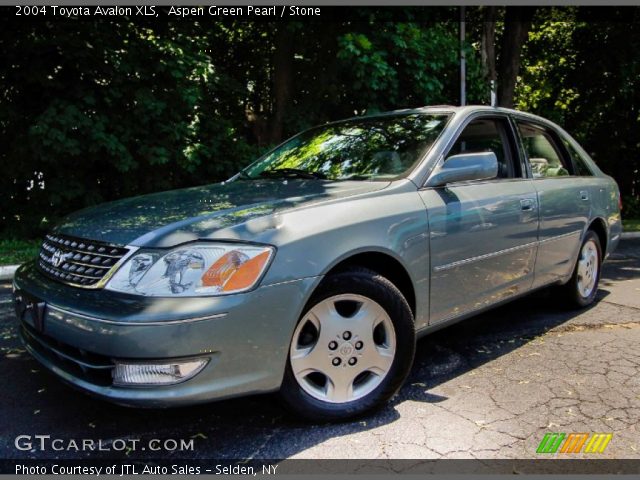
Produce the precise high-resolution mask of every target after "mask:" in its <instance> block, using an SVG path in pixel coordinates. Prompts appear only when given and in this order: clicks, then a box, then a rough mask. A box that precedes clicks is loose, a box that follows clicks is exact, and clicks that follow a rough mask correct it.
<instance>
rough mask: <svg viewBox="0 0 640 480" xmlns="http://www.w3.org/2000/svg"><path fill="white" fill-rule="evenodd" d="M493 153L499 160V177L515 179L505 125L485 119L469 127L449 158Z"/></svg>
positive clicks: (450, 152) (459, 138) (461, 135)
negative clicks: (468, 154) (464, 154)
mask: <svg viewBox="0 0 640 480" xmlns="http://www.w3.org/2000/svg"><path fill="white" fill-rule="evenodd" d="M480 152H493V153H495V155H496V158H497V159H498V177H499V178H509V177H513V176H514V175H513V168H512V166H511V155H510V152H511V150H510V148H509V141H508V138H507V135H506V132H505V129H504V123H503V122H502V121H501V120H498V119H492V118H483V119H479V120H474V121H472V122H470V123H469V125H467V126H466V127H465V128H464V130H463V131H462V133H461V134H460V136H459V137H458V140H456V143H455V144H454V145H453V147H452V148H451V150H450V151H449V154H448V155H447V158H449V157H451V156H452V155H458V154H459V153H480Z"/></svg>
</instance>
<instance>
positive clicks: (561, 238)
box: [515, 118, 592, 287]
mask: <svg viewBox="0 0 640 480" xmlns="http://www.w3.org/2000/svg"><path fill="white" fill-rule="evenodd" d="M515 123H516V125H517V130H518V133H519V135H520V141H521V145H522V148H523V151H524V153H525V156H526V159H527V162H528V168H530V170H531V175H532V178H533V185H534V187H535V189H536V192H537V197H538V204H539V208H540V233H539V242H540V243H539V247H538V255H537V259H536V265H535V280H534V287H537V286H541V285H545V284H547V283H551V282H554V281H557V280H560V279H563V278H565V277H567V276H568V275H570V274H571V271H572V269H573V266H574V263H575V259H576V255H577V254H578V249H579V247H580V241H581V238H582V234H583V232H584V230H585V228H586V225H587V222H588V220H589V215H590V205H591V196H592V189H591V188H590V186H589V185H588V183H587V182H586V181H585V178H584V177H579V176H577V175H576V171H575V170H576V168H577V167H576V166H575V165H574V164H573V163H572V161H571V158H570V156H569V153H568V151H567V150H566V147H565V146H564V144H563V142H562V139H561V137H560V136H559V134H558V133H557V132H556V131H555V130H554V129H552V128H550V127H548V126H546V125H543V124H541V123H537V122H534V121H530V120H528V119H524V118H516V120H515Z"/></svg>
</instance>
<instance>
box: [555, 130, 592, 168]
mask: <svg viewBox="0 0 640 480" xmlns="http://www.w3.org/2000/svg"><path fill="white" fill-rule="evenodd" d="M562 142H563V143H564V146H565V147H566V149H567V152H568V153H569V156H570V157H571V162H573V171H574V172H575V174H576V175H578V176H580V177H593V172H592V171H591V170H590V169H589V165H588V164H587V161H586V160H585V159H584V157H583V156H582V155H580V152H578V151H577V150H576V149H575V148H574V147H573V145H571V142H569V140H567V139H566V138H564V137H563V138H562Z"/></svg>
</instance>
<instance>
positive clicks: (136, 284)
mask: <svg viewBox="0 0 640 480" xmlns="http://www.w3.org/2000/svg"><path fill="white" fill-rule="evenodd" d="M272 255H273V248H272V247H263V246H251V245H237V244H235V245H231V244H230V245H225V244H220V243H216V244H210V243H208V244H207V243H201V244H192V245H186V246H183V247H178V248H176V249H174V250H171V251H169V252H160V251H157V250H156V251H154V250H146V251H140V252H138V253H136V254H135V255H134V256H132V257H131V258H130V259H129V260H128V261H127V262H126V263H125V264H124V265H123V266H122V267H120V269H119V270H118V271H117V272H116V273H115V275H114V276H113V277H112V278H111V280H109V283H107V286H106V287H105V288H106V289H107V290H113V291H116V292H125V293H133V294H137V295H146V296H151V297H171V296H185V297H187V296H205V295H225V294H229V293H238V292H244V291H246V290H250V289H251V288H253V287H254V286H255V284H256V283H257V282H258V280H259V279H260V277H261V276H262V274H263V273H264V271H265V269H266V268H267V265H268V264H269V260H270V259H271V256H272Z"/></svg>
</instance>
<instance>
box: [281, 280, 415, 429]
mask: <svg viewBox="0 0 640 480" xmlns="http://www.w3.org/2000/svg"><path fill="white" fill-rule="evenodd" d="M415 347H416V335H415V326H414V321H413V315H412V313H411V309H410V308H409V305H408V303H407V301H406V299H405V298H404V297H403V296H402V293H400V291H399V290H398V289H397V288H396V286H395V285H394V284H393V283H391V282H390V281H389V280H387V279H386V278H384V277H382V276H381V275H379V274H377V273H375V272H373V271H371V270H367V269H364V268H357V269H351V270H348V271H345V272H340V273H337V274H334V275H331V276H328V277H327V278H326V279H325V280H324V281H323V283H322V284H321V285H320V287H319V288H318V289H317V291H316V292H315V293H314V294H313V296H312V297H311V299H310V300H309V302H308V303H307V306H306V308H305V311H304V314H303V315H302V316H301V317H300V321H299V323H298V325H297V327H296V329H295V332H294V335H293V338H292V340H291V345H290V348H289V358H288V360H287V365H286V370H285V374H284V379H283V383H282V387H281V389H280V396H281V398H282V400H283V401H284V403H285V404H286V406H287V407H288V408H289V409H290V410H292V411H293V412H295V413H296V414H298V415H299V416H302V417H304V418H307V419H310V420H314V421H338V420H346V419H349V418H352V417H355V416H358V415H362V414H363V413H366V412H368V411H370V410H372V409H374V408H377V407H379V406H381V405H383V404H384V403H385V402H387V401H388V400H389V399H390V398H391V397H392V396H393V395H394V394H395V393H396V392H397V391H398V390H399V389H400V387H401V386H402V384H403V383H404V381H405V379H406V377H407V375H408V374H409V371H410V370H411V366H412V364H413V357H414V353H415Z"/></svg>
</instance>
